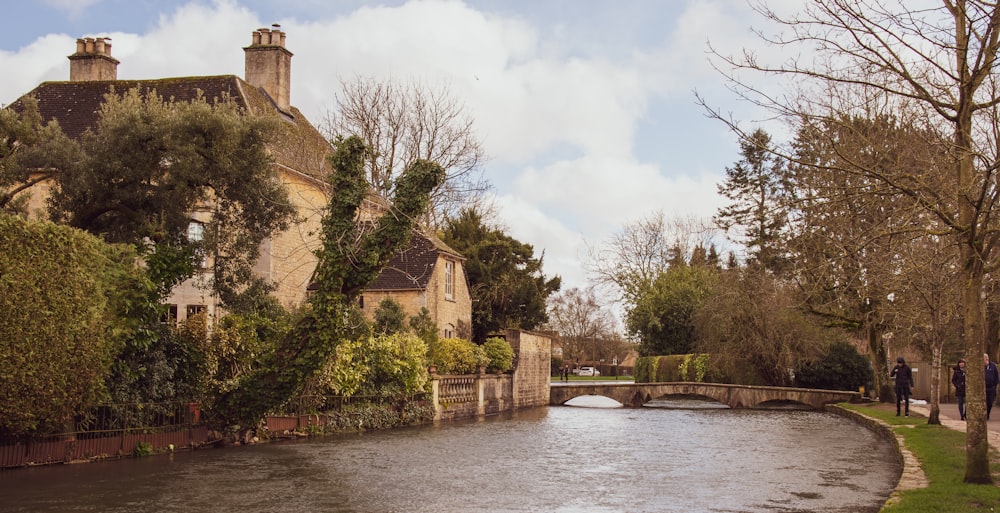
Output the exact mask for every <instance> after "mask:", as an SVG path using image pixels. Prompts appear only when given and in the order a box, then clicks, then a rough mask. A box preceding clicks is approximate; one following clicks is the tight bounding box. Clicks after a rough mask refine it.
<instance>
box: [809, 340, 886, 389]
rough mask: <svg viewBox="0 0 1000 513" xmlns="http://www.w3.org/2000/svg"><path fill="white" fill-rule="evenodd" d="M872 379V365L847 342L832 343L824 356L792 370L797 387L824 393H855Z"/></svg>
mask: <svg viewBox="0 0 1000 513" xmlns="http://www.w3.org/2000/svg"><path fill="white" fill-rule="evenodd" d="M872 379H873V375H872V368H871V363H870V362H869V361H868V358H866V357H865V356H864V355H862V354H861V353H859V352H858V350H857V348H855V347H854V346H853V345H851V344H849V343H847V342H840V341H838V342H833V343H832V344H830V345H829V346H828V347H827V351H826V355H825V356H824V357H822V358H821V359H819V360H817V361H814V362H806V363H804V364H802V365H801V366H800V367H799V368H798V369H796V371H795V383H796V385H798V386H800V387H804V388H820V389H823V390H857V389H858V387H860V386H862V385H867V384H868V383H870V382H871V381H872Z"/></svg>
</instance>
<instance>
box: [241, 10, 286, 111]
mask: <svg viewBox="0 0 1000 513" xmlns="http://www.w3.org/2000/svg"><path fill="white" fill-rule="evenodd" d="M243 51H244V53H245V54H246V81H247V82H248V83H250V85H252V86H254V87H262V88H263V89H264V90H265V91H267V94H269V95H270V96H271V99H273V100H274V102H275V103H276V104H277V105H278V108H279V109H281V110H284V111H288V110H289V107H290V106H291V101H290V94H289V93H290V91H291V76H292V52H289V51H288V50H286V49H285V33H284V32H282V31H281V25H278V24H277V23H275V24H273V25H271V28H270V29H266V28H260V29H257V30H255V31H254V32H253V40H252V42H251V43H250V46H247V47H244V48H243Z"/></svg>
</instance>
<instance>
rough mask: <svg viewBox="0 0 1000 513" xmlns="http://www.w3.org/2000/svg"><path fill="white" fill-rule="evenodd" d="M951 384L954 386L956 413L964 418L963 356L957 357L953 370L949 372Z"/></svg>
mask: <svg viewBox="0 0 1000 513" xmlns="http://www.w3.org/2000/svg"><path fill="white" fill-rule="evenodd" d="M951 384H952V385H954V386H955V398H956V399H958V414H959V415H960V416H961V417H962V420H965V358H959V359H958V363H957V364H955V370H954V371H952V373H951Z"/></svg>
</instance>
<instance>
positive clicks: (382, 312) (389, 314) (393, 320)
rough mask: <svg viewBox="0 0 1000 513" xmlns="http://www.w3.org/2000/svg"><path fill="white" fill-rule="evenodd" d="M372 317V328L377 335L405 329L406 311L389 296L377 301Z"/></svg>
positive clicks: (391, 333)
mask: <svg viewBox="0 0 1000 513" xmlns="http://www.w3.org/2000/svg"><path fill="white" fill-rule="evenodd" d="M373 317H374V322H373V323H372V329H374V330H375V333H376V334H377V335H393V334H395V333H402V332H404V331H406V311H405V310H403V305H401V304H399V301H396V300H395V299H393V298H391V297H387V298H385V299H383V300H382V301H381V302H379V304H378V307H377V308H375V313H374V315H373Z"/></svg>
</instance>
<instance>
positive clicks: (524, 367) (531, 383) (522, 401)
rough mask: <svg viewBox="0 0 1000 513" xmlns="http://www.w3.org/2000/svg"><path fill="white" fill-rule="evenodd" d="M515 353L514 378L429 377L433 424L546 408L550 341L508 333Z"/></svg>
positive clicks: (523, 332)
mask: <svg viewBox="0 0 1000 513" xmlns="http://www.w3.org/2000/svg"><path fill="white" fill-rule="evenodd" d="M507 342H508V343H509V344H510V346H511V348H512V349H513V350H514V357H515V365H514V373H513V374H486V373H484V372H480V373H479V374H470V375H463V376H442V375H438V374H432V375H431V380H432V381H431V388H432V394H431V396H432V401H433V402H434V406H435V415H434V420H455V419H463V418H472V417H482V416H484V415H493V414H496V413H501V412H505V411H513V410H517V409H521V408H532V407H536V406H548V404H549V379H550V378H549V368H550V366H551V363H550V362H551V358H552V357H551V353H550V351H551V347H552V346H551V341H550V339H549V338H548V337H546V336H544V335H540V334H537V333H531V332H527V331H519V330H508V331H507Z"/></svg>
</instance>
